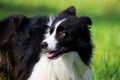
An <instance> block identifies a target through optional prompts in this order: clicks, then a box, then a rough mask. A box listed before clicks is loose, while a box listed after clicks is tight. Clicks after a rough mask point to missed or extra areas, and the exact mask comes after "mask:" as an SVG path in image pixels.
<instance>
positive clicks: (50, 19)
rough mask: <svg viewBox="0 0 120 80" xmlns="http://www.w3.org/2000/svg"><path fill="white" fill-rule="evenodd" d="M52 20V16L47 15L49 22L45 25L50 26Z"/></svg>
mask: <svg viewBox="0 0 120 80" xmlns="http://www.w3.org/2000/svg"><path fill="white" fill-rule="evenodd" d="M53 20H54V17H52V16H50V17H49V22H48V23H47V25H48V26H49V27H51V25H52V23H53Z"/></svg>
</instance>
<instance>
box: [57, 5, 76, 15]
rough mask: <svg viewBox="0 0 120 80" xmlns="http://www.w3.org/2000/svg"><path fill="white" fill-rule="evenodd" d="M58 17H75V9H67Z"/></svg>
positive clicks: (72, 7)
mask: <svg viewBox="0 0 120 80" xmlns="http://www.w3.org/2000/svg"><path fill="white" fill-rule="evenodd" d="M58 16H59V17H69V16H76V9H75V7H74V6H71V7H69V8H67V9H66V10H64V11H62V12H61V13H60V14H59V15H58Z"/></svg>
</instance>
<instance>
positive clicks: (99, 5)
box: [0, 0, 120, 80]
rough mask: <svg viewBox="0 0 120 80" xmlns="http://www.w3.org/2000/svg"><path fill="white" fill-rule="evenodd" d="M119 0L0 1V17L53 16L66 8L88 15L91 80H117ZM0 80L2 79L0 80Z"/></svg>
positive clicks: (119, 63) (119, 62)
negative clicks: (90, 44) (70, 7)
mask: <svg viewBox="0 0 120 80" xmlns="http://www.w3.org/2000/svg"><path fill="white" fill-rule="evenodd" d="M119 3H120V0H111V1H110V0H99V1H98V0H61V1H56V0H51V1H47V0H39V1H38V0H1V1H0V18H1V19H2V18H5V17H7V16H8V15H11V14H18V13H19V14H24V15H26V16H28V17H31V16H34V15H38V14H40V15H51V14H52V15H56V14H58V13H59V12H60V11H62V10H64V9H65V8H67V7H68V6H70V5H74V6H76V9H77V15H78V16H80V15H87V16H90V17H91V19H92V21H93V25H92V26H91V32H92V39H93V43H94V55H93V59H92V70H93V73H92V74H93V76H92V78H93V80H120V59H119V57H120V4H119ZM0 80H2V79H0Z"/></svg>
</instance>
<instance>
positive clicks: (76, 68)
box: [28, 52, 90, 80]
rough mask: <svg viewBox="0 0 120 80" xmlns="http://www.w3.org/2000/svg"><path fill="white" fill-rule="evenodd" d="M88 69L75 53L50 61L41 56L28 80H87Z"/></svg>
mask: <svg viewBox="0 0 120 80" xmlns="http://www.w3.org/2000/svg"><path fill="white" fill-rule="evenodd" d="M89 72H90V69H89V68H88V67H87V66H86V65H85V64H84V63H83V62H82V61H81V59H80V58H79V56H78V54H77V53H75V52H74V53H73V52H71V53H66V54H64V55H62V56H61V57H59V58H57V59H54V60H50V59H48V58H47V57H46V55H42V56H41V58H40V60H39V61H38V62H37V63H36V64H35V66H34V68H33V71H32V74H31V76H30V77H29V78H28V80H89V76H88V75H89Z"/></svg>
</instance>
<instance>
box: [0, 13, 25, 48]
mask: <svg viewBox="0 0 120 80" xmlns="http://www.w3.org/2000/svg"><path fill="white" fill-rule="evenodd" d="M24 19H25V17H24V16H23V15H12V16H9V17H7V18H6V19H4V20H1V21H0V50H1V48H2V46H4V47H8V46H9V44H11V41H12V40H13V38H14V35H15V34H16V32H17V30H18V29H19V28H20V25H21V23H22V22H23V21H24Z"/></svg>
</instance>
